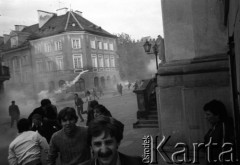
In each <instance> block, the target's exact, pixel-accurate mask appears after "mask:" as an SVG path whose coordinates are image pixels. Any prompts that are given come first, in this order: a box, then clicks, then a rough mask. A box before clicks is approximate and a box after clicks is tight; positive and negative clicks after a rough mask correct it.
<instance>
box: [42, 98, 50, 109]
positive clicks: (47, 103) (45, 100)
mask: <svg viewBox="0 0 240 165" xmlns="http://www.w3.org/2000/svg"><path fill="white" fill-rule="evenodd" d="M50 104H52V103H51V100H49V99H42V100H41V106H42V107H44V106H46V105H50Z"/></svg>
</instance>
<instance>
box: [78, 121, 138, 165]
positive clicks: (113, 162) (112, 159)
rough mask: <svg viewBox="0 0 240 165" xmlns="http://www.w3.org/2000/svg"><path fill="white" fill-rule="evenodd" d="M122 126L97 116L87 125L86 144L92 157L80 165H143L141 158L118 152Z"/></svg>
mask: <svg viewBox="0 0 240 165" xmlns="http://www.w3.org/2000/svg"><path fill="white" fill-rule="evenodd" d="M123 130H124V125H123V124H122V123H121V122H120V121H118V120H116V119H114V118H112V117H107V116H99V117H97V118H95V119H94V120H93V121H91V122H90V123H89V127H88V143H89V145H90V146H91V148H92V151H93V157H92V158H91V159H90V160H88V161H86V162H84V163H82V164H80V165H98V164H99V165H119V164H121V165H143V162H142V158H141V157H137V156H128V155H125V154H123V153H121V152H119V151H118V148H119V146H120V143H121V140H122V138H123Z"/></svg>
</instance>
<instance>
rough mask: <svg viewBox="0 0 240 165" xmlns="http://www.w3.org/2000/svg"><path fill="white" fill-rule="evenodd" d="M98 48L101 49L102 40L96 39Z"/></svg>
mask: <svg viewBox="0 0 240 165" xmlns="http://www.w3.org/2000/svg"><path fill="white" fill-rule="evenodd" d="M98 49H102V42H101V41H98Z"/></svg>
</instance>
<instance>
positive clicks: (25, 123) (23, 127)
mask: <svg viewBox="0 0 240 165" xmlns="http://www.w3.org/2000/svg"><path fill="white" fill-rule="evenodd" d="M30 126H31V122H30V121H29V120H28V119H26V118H22V119H20V120H19V121H18V122H17V129H18V132H19V133H22V132H24V131H29V130H30Z"/></svg>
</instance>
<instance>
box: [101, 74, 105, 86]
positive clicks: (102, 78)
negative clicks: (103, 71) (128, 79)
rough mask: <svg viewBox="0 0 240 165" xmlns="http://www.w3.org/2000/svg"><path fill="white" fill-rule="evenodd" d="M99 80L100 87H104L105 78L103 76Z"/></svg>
mask: <svg viewBox="0 0 240 165" xmlns="http://www.w3.org/2000/svg"><path fill="white" fill-rule="evenodd" d="M100 81H101V87H102V88H106V84H105V78H104V77H103V76H102V77H101V78H100Z"/></svg>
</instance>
